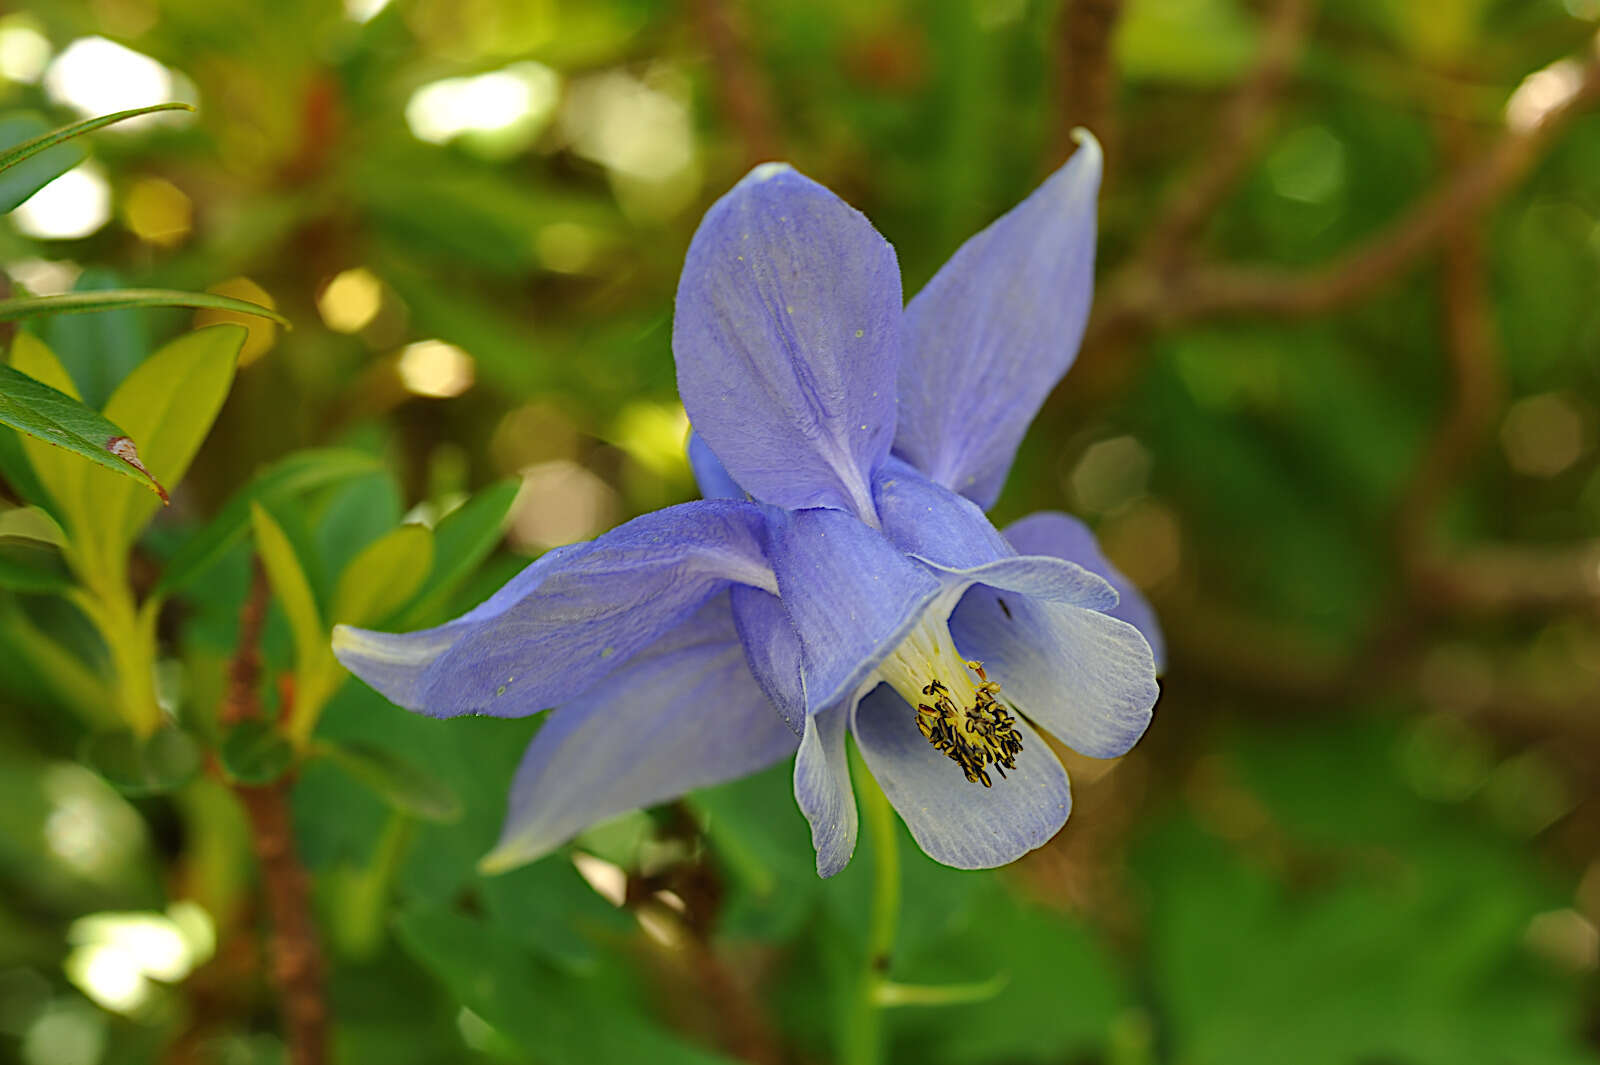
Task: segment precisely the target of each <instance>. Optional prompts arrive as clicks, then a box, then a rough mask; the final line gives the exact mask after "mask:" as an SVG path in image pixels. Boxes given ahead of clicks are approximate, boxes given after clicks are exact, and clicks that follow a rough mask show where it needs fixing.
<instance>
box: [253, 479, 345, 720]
mask: <svg viewBox="0 0 1600 1065" xmlns="http://www.w3.org/2000/svg"><path fill="white" fill-rule="evenodd" d="M250 520H251V525H253V526H254V531H256V552H258V553H259V555H261V564H262V568H264V569H266V571H267V580H269V582H270V584H272V592H274V598H277V601H278V606H282V608H283V616H285V617H288V622H290V635H291V636H293V640H294V702H293V705H291V713H293V715H296V716H298V715H301V713H312V715H315V713H317V712H318V710H320V708H322V702H323V700H325V699H326V696H328V694H330V692H331V684H330V681H328V675H330V672H331V670H338V664H336V662H334V659H333V649H331V648H330V644H328V633H326V630H325V628H323V627H322V617H320V616H318V614H317V598H315V596H314V595H312V592H310V582H309V580H307V579H306V569H304V568H302V566H301V561H299V558H298V556H296V555H294V547H293V545H291V544H290V537H288V536H285V532H283V526H280V525H278V523H277V521H275V520H274V518H272V515H270V513H267V512H266V509H264V507H262V505H261V504H259V502H253V504H250ZM333 676H334V678H336V676H338V673H333Z"/></svg>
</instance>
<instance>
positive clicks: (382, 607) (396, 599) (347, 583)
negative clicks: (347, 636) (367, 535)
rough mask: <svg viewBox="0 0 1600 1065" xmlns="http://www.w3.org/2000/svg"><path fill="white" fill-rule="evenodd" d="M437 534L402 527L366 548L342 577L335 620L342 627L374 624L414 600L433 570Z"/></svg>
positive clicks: (420, 527)
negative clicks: (435, 536) (413, 597)
mask: <svg viewBox="0 0 1600 1065" xmlns="http://www.w3.org/2000/svg"><path fill="white" fill-rule="evenodd" d="M433 555H434V551H433V533H432V532H431V531H430V530H429V529H428V527H427V526H425V525H402V526H400V527H399V528H398V529H392V530H390V531H389V532H388V533H386V534H385V535H383V536H380V537H379V538H378V539H376V540H374V541H373V542H372V543H370V544H368V545H367V546H366V547H365V548H363V549H362V551H361V553H360V554H359V555H357V556H356V557H355V558H354V559H353V560H352V561H351V562H350V565H348V566H346V567H345V570H344V572H343V573H341V574H340V575H339V586H338V588H337V589H336V590H335V592H334V595H333V610H332V611H331V615H330V616H331V617H332V619H333V621H334V622H335V623H336V624H340V625H371V624H374V623H375V622H378V621H381V620H382V619H383V618H385V617H386V616H388V615H389V614H390V613H392V612H393V611H394V610H395V609H397V608H398V607H399V606H400V605H401V604H402V603H404V602H405V601H406V600H408V599H410V598H411V595H412V593H413V592H415V591H416V590H417V588H418V587H419V586H420V585H421V584H422V582H423V580H424V578H426V577H427V575H428V570H429V569H431V568H432V567H433Z"/></svg>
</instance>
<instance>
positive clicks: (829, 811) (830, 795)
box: [794, 705, 858, 877]
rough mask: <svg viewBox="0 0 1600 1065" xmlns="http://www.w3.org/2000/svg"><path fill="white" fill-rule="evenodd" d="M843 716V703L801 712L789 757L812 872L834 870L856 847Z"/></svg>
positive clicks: (853, 797)
mask: <svg viewBox="0 0 1600 1065" xmlns="http://www.w3.org/2000/svg"><path fill="white" fill-rule="evenodd" d="M849 719H850V711H849V708H848V707H846V706H843V705H840V706H834V707H830V708H828V709H827V710H824V711H822V712H821V713H817V714H807V715H806V732H805V736H804V737H803V738H802V739H801V740H800V751H799V753H798V754H796V755H795V759H794V797H795V802H796V803H798V804H799V806H800V812H801V813H803V814H805V815H806V820H807V821H809V822H810V823H811V844H812V846H813V847H815V848H816V851H817V875H818V876H824V877H827V876H832V875H833V874H835V873H837V872H838V871H839V870H841V869H843V868H844V867H845V866H846V865H847V864H849V862H850V856H851V855H852V854H854V853H855V851H856V831H857V829H858V821H857V818H858V814H857V812H856V793H855V790H854V789H853V788H852V787H851V785H850V763H849V760H848V758H847V757H846V756H845V749H844V733H845V726H846V724H848V722H849Z"/></svg>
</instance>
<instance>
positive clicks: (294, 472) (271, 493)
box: [156, 448, 443, 595]
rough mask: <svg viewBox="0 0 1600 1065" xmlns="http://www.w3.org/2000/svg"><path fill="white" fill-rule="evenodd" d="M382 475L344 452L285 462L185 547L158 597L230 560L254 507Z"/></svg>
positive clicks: (372, 463)
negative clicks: (363, 476) (251, 508)
mask: <svg viewBox="0 0 1600 1065" xmlns="http://www.w3.org/2000/svg"><path fill="white" fill-rule="evenodd" d="M382 470H383V463H381V462H379V461H378V460H377V459H376V458H374V457H373V456H371V455H369V454H367V453H366V452H363V451H355V450H349V449H343V448H320V449H317V450H313V451H297V452H295V453H294V454H292V455H288V456H286V457H284V458H283V459H281V460H279V461H278V462H276V463H274V464H273V465H271V466H269V467H267V468H266V469H264V470H262V471H261V472H260V473H258V474H257V475H256V476H255V478H254V480H252V481H251V482H250V483H249V484H248V485H246V486H245V487H244V488H242V489H240V490H239V491H238V492H236V493H235V494H234V496H233V497H232V498H231V499H229V500H228V502H227V503H226V504H225V505H224V506H223V508H222V510H221V511H219V512H218V514H217V516H216V517H215V518H213V519H211V521H210V522H209V523H208V524H207V525H206V526H205V527H204V528H202V529H200V530H199V531H198V532H196V533H195V534H194V535H193V536H191V537H189V539H188V540H186V541H184V543H183V546H182V547H180V548H178V551H177V553H176V554H175V555H173V556H172V560H171V561H170V562H168V563H167V568H166V572H164V573H163V574H162V575H161V582H160V583H159V584H157V585H156V592H157V593H158V594H162V595H167V594H171V593H172V592H174V591H177V590H179V589H181V588H185V587H188V586H189V585H190V584H191V583H192V582H193V581H194V580H195V579H196V578H198V577H200V576H202V575H203V574H204V573H206V572H207V571H208V570H209V569H210V568H211V567H212V565H214V564H215V563H216V562H217V560H218V559H220V558H222V557H223V555H225V554H227V552H228V549H229V548H231V547H232V546H233V545H234V544H236V543H238V542H239V540H240V539H241V538H242V537H243V536H244V534H245V531H246V530H247V529H249V527H250V506H251V504H252V503H260V504H261V505H262V506H264V507H266V508H267V509H268V510H269V511H270V510H272V509H274V508H275V507H276V506H277V505H278V504H279V503H282V502H283V501H285V500H288V499H291V498H293V497H295V496H297V495H300V494H302V493H305V492H310V491H313V490H314V489H317V488H322V487H324V486H326V485H330V484H336V483H338V482H340V481H346V480H349V479H351V478H353V477H359V476H362V475H364V474H370V473H379V472H382ZM442 527H443V523H441V529H442Z"/></svg>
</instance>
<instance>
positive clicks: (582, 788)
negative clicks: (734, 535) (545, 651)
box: [483, 596, 799, 872]
mask: <svg viewBox="0 0 1600 1065" xmlns="http://www.w3.org/2000/svg"><path fill="white" fill-rule="evenodd" d="M798 743H799V741H798V740H797V739H796V737H795V735H794V733H793V732H791V731H790V730H789V728H788V727H787V726H786V725H785V724H784V723H783V721H782V719H780V718H779V717H778V715H777V714H776V713H775V712H774V711H773V709H772V705H771V704H770V703H769V702H767V698H766V696H765V695H763V694H762V693H761V689H760V687H758V686H757V685H756V682H755V680H754V679H753V678H752V677H751V676H750V670H749V669H748V668H747V667H746V666H745V662H744V651H743V649H742V648H741V647H740V644H739V638H738V635H737V633H736V632H735V631H734V627H733V618H732V615H731V613H730V612H729V608H728V600H727V597H726V596H718V597H717V598H715V599H713V600H712V601H711V602H709V603H707V604H706V605H705V606H703V607H701V608H700V610H699V612H698V613H696V614H695V615H694V616H693V617H692V618H690V619H689V620H688V621H685V622H683V623H682V624H680V625H679V626H678V627H677V628H675V629H674V630H673V631H672V632H671V633H669V634H668V635H667V636H665V637H663V638H662V639H661V640H659V641H658V642H657V643H656V644H654V645H653V646H651V647H650V648H649V649H648V650H646V651H643V652H641V653H640V654H638V655H636V656H634V658H633V660H632V661H630V662H628V663H627V664H626V665H624V666H622V667H621V668H620V669H617V670H615V671H613V672H612V673H611V675H610V676H608V677H607V678H606V679H605V680H603V681H601V682H600V683H599V684H597V685H595V686H594V687H592V688H591V689H589V691H588V692H587V693H586V694H584V695H583V696H581V697H580V698H578V699H576V700H574V701H572V702H570V703H566V704H564V705H562V706H561V707H559V708H557V709H556V710H554V711H552V712H551V714H550V718H549V720H547V721H546V722H545V724H544V727H543V728H541V729H540V730H539V732H538V734H537V735H536V736H534V738H533V743H532V744H531V745H530V746H529V747H528V752H527V754H525V755H524V756H523V759H522V764H521V765H520V766H519V767H518V768H517V775H516V778H515V780H514V781H513V783H512V786H511V800H510V810H509V812H508V814H507V816H506V822H505V827H504V828H503V829H502V831H501V835H500V842H499V843H498V844H497V845H496V846H495V849H494V850H493V851H492V852H491V853H490V854H489V855H488V856H487V857H486V858H484V860H483V868H484V871H486V872H491V871H492V872H501V871H504V870H506V869H510V868H512V867H514V866H517V865H521V864H522V863H524V862H531V861H533V860H534V859H535V858H539V857H541V856H543V855H545V854H547V853H549V852H550V851H551V850H553V849H554V848H556V847H558V846H560V845H561V844H562V843H565V842H566V841H567V840H569V839H571V838H572V837H573V836H574V835H576V834H577V833H578V832H580V831H582V830H583V829H585V828H587V827H588V826H590V825H593V824H596V823H598V822H600V821H604V820H605V819H607V818H609V817H614V816H616V815H617V814H620V813H624V812H626V811H628V810H634V809H638V808H639V807H642V806H650V805H652V804H654V803H658V802H663V801H665V800H667V799H671V798H674V797H676V796H678V795H682V794H683V793H685V792H687V791H689V790H691V789H693V788H702V787H707V786H709V785H712V784H718V783H721V782H722V781H725V780H732V779H734V778H735V777H741V776H744V775H746V774H748V773H753V772H755V771H756V770H758V769H762V768H764V767H766V766H768V765H771V764H772V763H774V762H777V761H779V760H780V759H782V758H785V757H787V756H788V755H789V754H790V753H792V752H793V751H794V750H795V748H796V746H797V745H798Z"/></svg>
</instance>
